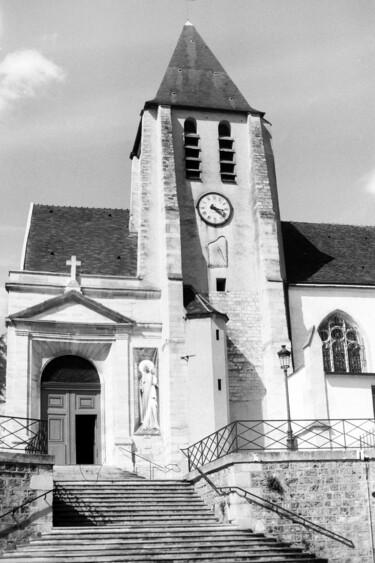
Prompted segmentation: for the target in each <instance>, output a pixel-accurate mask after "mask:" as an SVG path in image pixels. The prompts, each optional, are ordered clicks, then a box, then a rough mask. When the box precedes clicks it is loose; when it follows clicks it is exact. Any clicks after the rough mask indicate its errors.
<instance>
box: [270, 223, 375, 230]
mask: <svg viewBox="0 0 375 563" xmlns="http://www.w3.org/2000/svg"><path fill="white" fill-rule="evenodd" d="M281 223H282V224H285V225H286V224H289V225H325V226H327V227H328V226H330V227H354V228H357V227H358V228H368V229H375V225H355V224H353V223H331V222H329V223H325V222H323V221H319V222H315V221H281Z"/></svg>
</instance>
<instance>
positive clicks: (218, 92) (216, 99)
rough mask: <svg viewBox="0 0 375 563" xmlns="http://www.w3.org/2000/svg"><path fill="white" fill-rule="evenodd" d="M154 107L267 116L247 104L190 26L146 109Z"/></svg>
mask: <svg viewBox="0 0 375 563" xmlns="http://www.w3.org/2000/svg"><path fill="white" fill-rule="evenodd" d="M153 104H155V105H160V104H165V105H172V106H190V107H195V108H205V109H217V110H224V111H243V112H251V113H257V114H261V115H264V114H263V112H259V111H257V110H255V109H254V108H252V107H251V106H250V105H249V104H248V103H247V101H246V100H245V98H244V97H243V95H242V94H241V92H240V91H239V89H238V88H237V86H236V85H235V84H234V82H233V81H232V80H231V79H230V78H229V76H228V74H227V73H226V71H225V70H224V68H223V67H222V66H221V64H220V63H219V61H218V60H217V58H216V57H215V55H214V54H213V53H212V51H211V50H210V49H209V48H208V47H207V45H206V43H205V42H204V41H203V39H202V37H201V36H200V35H199V33H198V32H197V30H196V29H195V27H194V26H193V25H192V24H191V23H190V22H187V23H186V24H185V25H184V27H183V30H182V33H181V35H180V38H179V40H178V43H177V46H176V48H175V51H174V53H173V55H172V58H171V60H170V63H169V65H168V68H167V71H166V73H165V75H164V78H163V81H162V83H161V85H160V87H159V90H158V92H157V94H156V96H155V98H154V99H153V100H151V101H149V102H147V103H146V107H147V105H153Z"/></svg>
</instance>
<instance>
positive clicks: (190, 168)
mask: <svg viewBox="0 0 375 563" xmlns="http://www.w3.org/2000/svg"><path fill="white" fill-rule="evenodd" d="M199 144H200V137H199V135H198V134H197V123H196V121H195V119H192V118H190V117H189V118H188V119H186V121H185V123H184V148H185V173H186V178H189V179H191V180H200V177H201V158H200V153H201V149H200V147H199Z"/></svg>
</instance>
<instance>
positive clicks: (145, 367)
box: [138, 360, 160, 434]
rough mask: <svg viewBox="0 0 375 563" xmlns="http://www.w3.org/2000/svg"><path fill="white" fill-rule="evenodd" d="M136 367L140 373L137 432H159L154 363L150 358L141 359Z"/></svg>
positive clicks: (156, 382)
mask: <svg viewBox="0 0 375 563" xmlns="http://www.w3.org/2000/svg"><path fill="white" fill-rule="evenodd" d="M138 369H139V371H140V373H141V377H140V380H139V395H140V397H139V406H140V422H141V426H140V428H139V433H142V434H143V433H144V434H159V431H160V426H159V422H158V418H159V416H158V415H159V413H158V380H157V377H156V373H155V364H154V363H153V362H151V360H142V361H141V362H140V364H139V366H138Z"/></svg>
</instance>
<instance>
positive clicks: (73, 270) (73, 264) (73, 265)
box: [66, 256, 82, 280]
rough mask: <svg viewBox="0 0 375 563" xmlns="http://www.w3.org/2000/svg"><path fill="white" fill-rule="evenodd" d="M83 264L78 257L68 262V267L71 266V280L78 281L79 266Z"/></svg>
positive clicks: (73, 257)
mask: <svg viewBox="0 0 375 563" xmlns="http://www.w3.org/2000/svg"><path fill="white" fill-rule="evenodd" d="M81 264H82V262H80V260H77V257H76V256H72V257H71V259H70V260H67V261H66V265H67V266H70V267H71V268H70V279H71V280H76V279H77V266H81Z"/></svg>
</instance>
